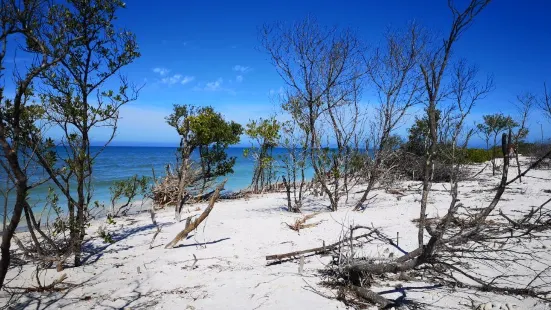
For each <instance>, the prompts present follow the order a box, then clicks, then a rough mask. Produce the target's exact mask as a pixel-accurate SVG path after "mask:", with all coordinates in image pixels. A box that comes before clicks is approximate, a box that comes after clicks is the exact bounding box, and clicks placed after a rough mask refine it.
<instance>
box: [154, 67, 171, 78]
mask: <svg viewBox="0 0 551 310" xmlns="http://www.w3.org/2000/svg"><path fill="white" fill-rule="evenodd" d="M153 72H155V73H158V74H159V75H160V76H165V75H167V74H168V73H169V72H170V70H168V69H166V68H160V67H157V68H153Z"/></svg>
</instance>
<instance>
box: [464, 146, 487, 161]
mask: <svg viewBox="0 0 551 310" xmlns="http://www.w3.org/2000/svg"><path fill="white" fill-rule="evenodd" d="M466 153H467V154H466V160H467V162H469V163H485V162H487V161H490V160H491V159H492V152H491V151H489V150H484V149H467V150H466Z"/></svg>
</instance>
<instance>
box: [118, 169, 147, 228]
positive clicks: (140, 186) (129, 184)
mask: <svg viewBox="0 0 551 310" xmlns="http://www.w3.org/2000/svg"><path fill="white" fill-rule="evenodd" d="M149 181H150V178H149V177H146V176H142V177H138V175H134V176H132V177H130V178H128V179H124V180H118V181H114V182H113V184H112V185H111V186H110V187H109V192H110V193H111V208H112V213H111V214H109V215H108V219H109V217H117V216H118V215H119V213H120V212H121V211H122V212H123V213H126V212H127V211H128V208H130V207H131V206H132V201H133V200H134V199H135V198H136V197H137V196H140V195H141V196H145V194H146V193H147V190H148V185H149ZM120 200H123V203H122V205H120V206H119V207H116V206H115V205H116V204H117V203H118V202H120ZM115 209H116V211H115Z"/></svg>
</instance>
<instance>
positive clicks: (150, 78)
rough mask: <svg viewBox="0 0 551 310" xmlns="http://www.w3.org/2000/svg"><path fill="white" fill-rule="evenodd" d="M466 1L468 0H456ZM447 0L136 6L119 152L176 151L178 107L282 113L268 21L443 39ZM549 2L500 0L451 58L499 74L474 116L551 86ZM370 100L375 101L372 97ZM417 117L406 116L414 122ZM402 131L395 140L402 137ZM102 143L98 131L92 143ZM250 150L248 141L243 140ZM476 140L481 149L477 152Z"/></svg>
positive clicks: (366, 34)
mask: <svg viewBox="0 0 551 310" xmlns="http://www.w3.org/2000/svg"><path fill="white" fill-rule="evenodd" d="M457 2H458V3H466V2H467V1H466V0H457ZM446 3H447V1H444V0H438V1H436V0H434V1H432V0H431V1H428V0H425V1H423V0H400V1H399V0H384V1H383V0H373V1H338V2H337V1H287V0H285V1H217V0H214V1H208V2H204V1H195V0H188V1H179V0H165V1H159V2H152V1H144V0H132V1H128V3H127V8H126V9H124V10H121V11H120V15H119V16H120V17H119V19H118V21H117V23H118V25H119V26H121V27H125V28H127V29H128V30H131V31H133V32H134V33H136V36H137V39H138V43H139V46H140V51H141V53H142V57H141V58H139V59H138V60H137V61H136V62H135V63H133V64H132V65H130V66H128V67H127V68H125V69H124V71H123V72H124V73H125V74H126V75H128V77H129V79H130V80H131V81H133V82H135V83H138V84H142V83H145V86H144V88H143V89H142V91H141V94H140V97H139V99H138V100H137V101H136V102H133V103H131V104H129V105H128V106H126V107H125V108H124V109H123V110H122V113H121V116H122V120H121V122H120V126H119V133H118V135H117V137H116V139H115V141H114V145H176V144H177V141H178V137H177V135H176V133H175V132H174V131H173V130H171V128H170V127H168V125H166V124H165V122H164V117H165V116H166V115H167V114H169V113H170V109H171V106H172V104H174V103H180V104H197V105H212V106H214V107H215V108H216V109H217V110H218V111H220V112H222V113H223V114H224V115H225V116H226V118H228V119H232V120H235V121H237V122H240V123H242V124H245V123H246V122H247V121H248V120H249V119H252V118H258V117H261V116H262V117H266V116H268V115H270V114H271V113H274V112H276V111H277V108H275V106H276V103H277V102H276V101H275V96H274V95H273V94H274V93H277V92H278V90H279V89H280V88H281V87H282V86H283V83H282V81H281V79H280V78H279V76H278V75H277V73H276V71H275V69H274V68H273V67H272V65H271V64H270V62H269V60H268V57H267V55H266V54H265V53H263V52H262V51H261V50H260V48H259V40H258V37H257V29H258V27H259V26H261V25H262V24H263V23H266V22H267V23H270V22H275V21H284V22H285V21H288V22H292V21H296V20H300V19H303V18H305V17H306V16H308V15H310V16H313V17H315V18H317V19H318V21H319V22H320V23H322V24H325V25H338V26H342V27H351V28H352V29H354V30H356V31H357V33H358V36H359V37H360V39H362V40H363V41H364V42H366V44H367V45H369V46H373V47H374V46H375V45H377V44H378V43H380V41H381V35H382V33H383V32H384V30H385V29H386V28H387V27H389V26H391V27H402V26H405V25H406V24H407V23H408V22H409V21H412V20H415V21H417V22H418V23H420V24H421V25H423V26H425V27H427V28H430V29H433V31H434V32H436V33H442V34H443V33H445V32H446V31H447V29H448V27H449V23H450V13H449V11H448V9H447V5H446ZM549 12H551V2H549V1H546V0H531V1H516V0H495V1H493V2H492V3H491V4H490V5H489V7H488V8H487V9H486V10H485V11H484V12H483V13H482V14H481V15H480V16H479V17H478V19H477V21H476V22H475V24H474V25H473V26H472V27H471V28H470V29H469V31H468V32H467V33H466V34H465V35H464V36H463V37H462V38H461V40H460V42H458V44H457V46H456V47H457V48H456V50H455V54H454V59H459V58H466V59H467V60H468V61H469V63H471V64H475V65H477V66H478V67H479V69H480V74H481V77H483V76H484V75H485V74H487V73H490V74H493V75H494V81H495V86H496V88H495V90H494V91H493V92H492V93H491V94H490V95H489V96H488V97H487V98H486V99H485V100H484V101H483V102H480V103H479V105H478V106H477V107H476V109H475V110H474V111H473V115H472V117H471V118H472V120H473V121H474V120H475V119H480V118H481V115H483V114H486V113H494V112H503V113H514V108H513V105H512V102H514V101H515V98H516V96H517V95H519V94H521V93H522V92H525V91H532V92H534V93H537V94H541V92H542V88H543V82H544V81H547V83H548V84H551V19H550V18H549ZM363 101H364V102H367V103H369V102H373V99H372V97H371V96H370V95H369V94H367V93H366V94H365V95H364V96H363ZM412 119H413V115H411V116H410V117H409V120H408V122H409V123H411V120H412ZM530 121H531V127H532V133H531V135H530V138H532V139H534V138H539V137H540V136H541V132H540V125H539V124H538V122H543V123H544V124H545V125H544V126H545V127H544V129H545V130H546V132H547V134H546V136H549V132H551V127H550V126H549V122H548V121H547V120H544V119H543V117H542V116H541V113H538V112H534V113H533V114H532V117H531V118H530ZM408 122H406V124H405V125H404V126H403V128H401V129H400V131H399V133H402V134H403V133H405V128H406V127H408V126H407V124H408ZM93 137H94V139H96V140H98V141H100V140H102V139H103V133H102V132H101V131H98V132H96V133H95V134H94V135H93ZM242 143H244V144H247V142H246V141H245V142H242ZM477 143H478V142H476V141H475V144H477Z"/></svg>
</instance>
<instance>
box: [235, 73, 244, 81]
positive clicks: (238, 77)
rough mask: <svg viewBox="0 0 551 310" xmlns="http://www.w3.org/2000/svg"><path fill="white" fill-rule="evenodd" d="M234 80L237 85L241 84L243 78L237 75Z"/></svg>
mask: <svg viewBox="0 0 551 310" xmlns="http://www.w3.org/2000/svg"><path fill="white" fill-rule="evenodd" d="M235 80H236V81H237V82H238V83H241V82H243V76H242V75H238V76H236V77H235Z"/></svg>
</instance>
